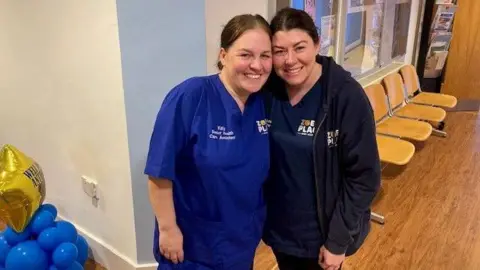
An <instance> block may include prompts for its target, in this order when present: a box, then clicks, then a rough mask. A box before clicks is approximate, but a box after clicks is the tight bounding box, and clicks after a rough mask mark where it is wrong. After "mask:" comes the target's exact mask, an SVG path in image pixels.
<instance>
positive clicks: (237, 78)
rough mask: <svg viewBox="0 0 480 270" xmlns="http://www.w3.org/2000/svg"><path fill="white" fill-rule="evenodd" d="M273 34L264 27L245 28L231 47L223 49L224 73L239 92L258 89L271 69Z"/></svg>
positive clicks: (229, 82)
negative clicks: (271, 36)
mask: <svg viewBox="0 0 480 270" xmlns="http://www.w3.org/2000/svg"><path fill="white" fill-rule="evenodd" d="M271 48H272V45H271V41H270V36H269V35H268V34H267V33H266V32H265V31H264V30H263V29H261V28H254V29H250V30H247V31H245V32H244V33H243V34H242V35H241V36H240V37H239V38H238V39H237V40H235V42H233V44H232V45H231V46H230V47H229V48H228V49H224V48H222V49H221V51H220V57H219V59H220V62H221V64H222V71H221V72H222V73H224V74H225V78H226V79H227V83H228V85H229V86H230V87H231V88H232V89H233V90H234V91H235V92H237V94H239V95H248V94H251V93H254V92H257V91H259V90H260V88H262V86H263V84H265V82H266V81H267V78H268V76H269V75H270V72H271V71H272V53H271V50H272V49H271Z"/></svg>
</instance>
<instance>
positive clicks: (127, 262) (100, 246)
mask: <svg viewBox="0 0 480 270" xmlns="http://www.w3.org/2000/svg"><path fill="white" fill-rule="evenodd" d="M58 219H60V220H65V221H68V222H71V223H72V224H73V225H74V226H75V228H77V232H78V233H79V234H80V235H82V236H83V237H85V240H87V243H88V245H89V249H90V250H89V257H90V258H91V259H92V260H94V261H95V262H96V263H98V264H100V265H102V266H103V267H105V268H106V269H108V270H111V269H112V270H113V269H122V270H156V269H157V267H158V264H157V263H147V264H137V263H135V262H133V261H132V260H131V259H130V258H128V257H127V256H125V255H123V254H121V253H120V252H118V251H117V250H116V249H115V248H114V247H112V246H110V245H109V244H107V243H105V242H104V241H102V240H101V239H98V238H97V237H96V236H95V235H92V234H91V233H89V232H87V231H86V230H85V229H83V228H82V227H80V226H78V225H77V224H75V223H74V222H72V221H70V220H68V219H66V218H64V217H62V216H61V215H58Z"/></svg>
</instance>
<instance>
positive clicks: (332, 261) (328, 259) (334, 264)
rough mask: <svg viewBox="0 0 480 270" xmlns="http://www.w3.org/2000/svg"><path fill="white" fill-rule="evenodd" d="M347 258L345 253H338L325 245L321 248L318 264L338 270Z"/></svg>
mask: <svg viewBox="0 0 480 270" xmlns="http://www.w3.org/2000/svg"><path fill="white" fill-rule="evenodd" d="M344 260H345V254H341V255H336V254H333V253H331V252H330V251H328V250H327V249H326V248H325V246H322V247H321V248H320V253H319V257H318V264H319V265H320V266H321V267H322V268H323V269H325V270H338V269H340V267H341V266H342V263H343V261H344Z"/></svg>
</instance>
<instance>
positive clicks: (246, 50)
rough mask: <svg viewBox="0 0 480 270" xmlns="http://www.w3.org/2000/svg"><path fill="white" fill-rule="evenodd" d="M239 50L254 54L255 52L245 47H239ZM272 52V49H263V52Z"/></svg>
mask: <svg viewBox="0 0 480 270" xmlns="http://www.w3.org/2000/svg"><path fill="white" fill-rule="evenodd" d="M239 51H243V52H248V53H251V54H253V52H252V51H251V50H249V49H245V48H242V49H239ZM271 52H272V50H267V51H263V52H262V53H271Z"/></svg>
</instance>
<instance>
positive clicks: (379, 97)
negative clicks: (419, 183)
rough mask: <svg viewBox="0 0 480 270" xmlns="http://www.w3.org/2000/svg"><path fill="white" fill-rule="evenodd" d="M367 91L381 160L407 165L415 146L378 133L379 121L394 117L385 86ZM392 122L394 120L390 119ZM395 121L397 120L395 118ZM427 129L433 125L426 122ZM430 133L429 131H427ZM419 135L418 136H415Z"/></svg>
mask: <svg viewBox="0 0 480 270" xmlns="http://www.w3.org/2000/svg"><path fill="white" fill-rule="evenodd" d="M364 90H365V92H366V94H367V96H368V99H369V101H370V104H371V106H372V108H373V113H374V118H375V122H376V123H377V135H376V140H377V147H378V154H379V156H380V161H382V162H383V163H387V164H395V165H405V164H407V163H408V162H410V160H411V159H412V157H413V155H414V153H415V146H414V145H413V144H412V143H411V142H408V141H405V140H402V139H400V136H398V135H394V136H392V135H388V134H387V135H381V134H378V123H379V122H381V121H383V124H381V125H384V124H385V119H386V118H388V119H392V118H389V115H388V107H387V100H386V95H385V91H384V89H383V87H382V86H381V85H380V84H377V85H372V86H368V87H366V88H365V89H364ZM399 119H400V122H416V123H420V126H424V124H426V123H422V122H417V121H413V120H408V119H401V118H399ZM389 121H390V123H391V121H392V120H389ZM393 121H395V120H393ZM424 127H425V126H424ZM425 128H426V129H427V130H428V129H429V128H430V129H431V127H430V126H429V125H428V124H426V127H425ZM427 134H428V132H427ZM415 137H418V136H415ZM370 217H371V220H372V221H375V222H377V223H379V224H384V223H385V217H384V216H383V215H381V214H379V213H376V212H373V211H372V212H371V213H370Z"/></svg>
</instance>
